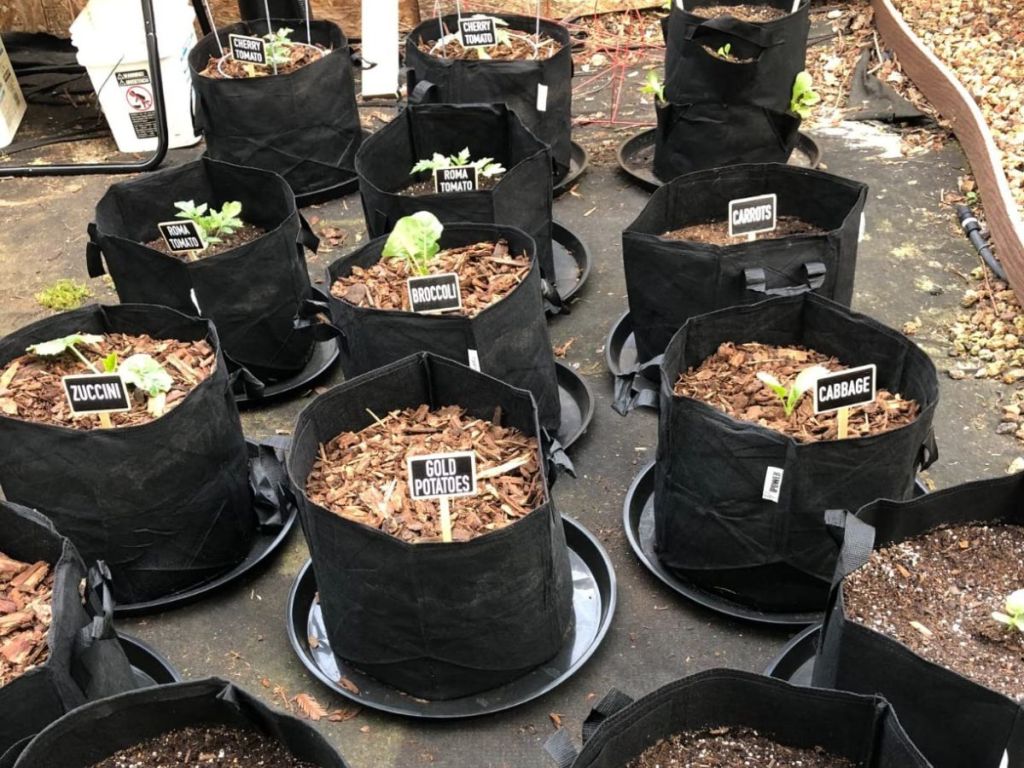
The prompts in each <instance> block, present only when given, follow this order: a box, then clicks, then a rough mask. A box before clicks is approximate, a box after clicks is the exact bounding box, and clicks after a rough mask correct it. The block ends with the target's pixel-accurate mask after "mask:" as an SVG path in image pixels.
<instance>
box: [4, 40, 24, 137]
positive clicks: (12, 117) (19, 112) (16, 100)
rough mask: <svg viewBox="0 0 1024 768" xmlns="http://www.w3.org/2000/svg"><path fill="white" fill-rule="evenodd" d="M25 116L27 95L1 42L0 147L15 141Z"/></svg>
mask: <svg viewBox="0 0 1024 768" xmlns="http://www.w3.org/2000/svg"><path fill="white" fill-rule="evenodd" d="M24 116H25V97H24V96H23V95H22V93H21V86H20V85H18V78H17V77H15V76H14V67H13V66H12V65H11V57H10V56H8V55H7V50H6V49H5V48H4V46H3V43H2V42H0V147H6V146H7V145H8V144H10V143H11V142H12V141H14V134H16V133H17V132H18V126H19V125H21V118H22V117H24Z"/></svg>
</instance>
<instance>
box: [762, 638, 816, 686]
mask: <svg viewBox="0 0 1024 768" xmlns="http://www.w3.org/2000/svg"><path fill="white" fill-rule="evenodd" d="M820 636H821V625H820V624H815V625H814V626H813V627H808V628H807V629H805V630H804V631H803V632H801V633H800V634H798V635H796V636H795V637H794V638H793V639H792V640H790V641H789V642H788V643H787V644H786V647H785V648H783V649H782V652H781V653H779V655H778V656H776V657H775V658H774V659H772V662H771V663H770V664H769V665H768V667H767V668H766V669H765V671H764V674H765V675H766V676H768V677H774V678H775V679H776V680H785V681H786V682H787V683H792V684H793V685H804V686H808V687H809V686H810V685H811V677H812V675H813V674H814V657H815V654H816V653H817V650H818V638H819V637H820Z"/></svg>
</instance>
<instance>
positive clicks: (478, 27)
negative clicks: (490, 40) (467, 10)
mask: <svg viewBox="0 0 1024 768" xmlns="http://www.w3.org/2000/svg"><path fill="white" fill-rule="evenodd" d="M462 28H463V30H465V31H466V32H487V31H489V30H490V28H491V20H490V19H480V20H479V21H474V20H471V19H467V20H466V21H464V22H462Z"/></svg>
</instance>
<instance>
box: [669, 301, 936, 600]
mask: <svg viewBox="0 0 1024 768" xmlns="http://www.w3.org/2000/svg"><path fill="white" fill-rule="evenodd" d="M725 341H733V342H737V343H741V342H748V341H757V342H762V343H765V344H783V345H784V344H799V345H801V346H805V347H810V348H811V349H815V350H817V351H819V352H823V353H826V354H830V355H835V356H836V357H838V358H839V359H840V360H841V361H843V362H844V363H846V364H847V365H850V366H854V365H868V364H870V363H874V364H876V365H877V366H878V374H877V378H878V387H879V388H880V389H881V388H884V389H888V390H889V391H890V392H893V393H899V394H901V395H903V396H904V397H906V398H913V399H914V400H916V401H917V402H918V403H919V404H920V406H921V411H920V413H919V415H918V418H917V419H916V420H915V421H914V422H913V423H912V424H908V425H906V426H904V427H901V428H899V429H895V430H892V431H890V432H885V433H882V434H879V435H873V436H871V437H864V438H851V439H848V440H832V441H826V442H818V443H803V444H801V443H797V442H796V441H795V440H793V439H791V438H789V437H786V436H784V435H782V434H780V433H778V432H776V431H774V430H771V429H768V428H767V427H762V426H760V425H758V424H754V423H752V422H744V421H739V420H737V419H734V418H732V417H731V416H728V415H726V414H725V413H724V412H722V411H719V410H718V409H716V408H712V407H711V406H710V405H706V404H704V403H702V402H699V401H697V400H693V399H690V398H686V397H675V396H674V395H673V394H672V390H673V386H674V385H675V382H676V380H677V379H678V378H679V374H680V373H681V372H684V371H686V370H687V369H689V368H690V367H693V366H697V365H699V364H700V363H701V362H702V361H703V360H704V359H706V358H707V357H709V356H710V355H712V354H713V353H714V352H715V351H716V350H717V349H718V346H719V345H720V344H721V343H722V342H725ZM938 397H939V391H938V381H937V378H936V373H935V365H934V364H933V363H932V361H931V359H930V358H929V357H928V355H926V354H925V353H924V352H922V351H921V350H920V349H919V348H918V347H917V345H915V344H914V343H913V342H912V341H910V340H909V339H908V338H906V337H905V336H903V335H902V334H900V333H898V332H897V331H894V330H892V329H891V328H887V327H885V326H884V325H882V324H881V323H879V322H877V321H875V320H872V319H871V318H869V317H867V316H865V315H861V314H858V313H855V312H852V311H850V310H849V309H847V308H845V307H843V306H841V305H839V304H836V303H834V302H831V301H829V300H828V299H823V298H821V297H820V296H817V295H816V294H813V293H804V294H801V295H798V296H792V297H780V298H774V299H769V300H766V301H763V302H760V303H758V304H748V305H746V306H741V307H731V308H727V309H722V310H719V311H717V312H712V313H709V314H706V315H700V316H698V317H694V318H691V319H690V320H688V321H687V322H686V324H685V325H684V326H683V327H682V328H681V329H680V330H679V332H678V333H677V334H676V335H675V336H674V337H673V338H672V341H671V342H670V343H669V345H668V348H667V349H666V351H665V359H664V361H663V363H662V367H661V407H660V413H659V418H658V422H659V423H658V451H657V459H656V461H657V465H656V472H655V492H654V518H655V548H656V551H657V553H658V556H659V558H660V559H661V561H662V562H663V563H664V564H665V565H666V566H667V567H669V568H671V569H673V570H676V571H678V572H679V573H681V574H683V575H684V576H685V578H688V579H690V580H692V581H693V582H695V583H698V584H701V585H703V586H704V587H705V588H707V589H710V590H714V591H716V592H721V593H722V594H723V595H724V596H727V597H728V598H730V599H732V600H735V601H737V602H742V603H745V604H749V605H752V606H754V607H757V608H760V609H762V610H769V611H819V610H823V609H824V607H825V603H826V601H827V599H828V587H829V582H830V580H831V576H832V572H833V570H834V568H835V561H836V555H837V553H838V549H837V547H836V543H835V541H834V539H833V538H832V537H831V536H830V535H829V533H828V530H827V528H826V526H825V523H824V520H823V511H824V510H826V509H830V508H833V507H837V506H860V505H862V504H866V503H868V502H870V501H874V500H875V499H879V498H891V499H906V498H910V496H911V495H912V493H913V489H914V479H915V477H916V475H917V472H918V471H919V470H920V469H924V468H926V467H928V466H929V465H930V464H931V463H932V462H933V461H934V460H935V458H936V451H935V446H934V436H933V434H932V418H933V416H934V413H935V406H936V403H937V402H938ZM769 467H776V468H779V469H781V470H783V473H784V474H783V478H782V482H781V488H780V496H779V502H778V503H777V504H776V503H775V502H772V501H768V500H765V499H764V498H763V493H764V485H765V476H766V474H767V471H768V468H769Z"/></svg>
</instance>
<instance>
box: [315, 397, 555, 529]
mask: <svg viewBox="0 0 1024 768" xmlns="http://www.w3.org/2000/svg"><path fill="white" fill-rule="evenodd" d="M371 415H373V416H374V418H375V419H377V420H376V421H375V422H374V423H373V424H371V425H370V426H368V427H366V428H365V429H363V430H361V431H359V432H343V433H342V434H340V435H338V436H337V437H335V438H334V439H333V440H331V441H329V442H328V443H326V444H321V445H320V458H319V459H317V461H316V462H315V463H314V464H313V469H312V470H311V471H310V473H309V477H308V478H307V479H306V494H307V495H308V496H309V498H310V500H312V501H313V502H315V503H316V504H319V505H320V506H322V507H324V508H326V509H328V510H330V511H331V512H334V513H335V514H337V515H341V516H342V517H344V518H346V519H348V520H352V521H354V522H357V523H362V524H364V525H368V526H370V527H372V528H378V529H380V530H382V531H384V532H385V533H388V534H390V535H391V536H394V537H395V538H398V539H401V540H402V541H408V542H412V543H421V542H427V541H440V540H441V522H440V516H441V515H440V504H439V502H437V501H435V500H429V501H413V500H411V499H410V498H409V495H408V485H407V483H406V476H407V472H406V459H407V457H409V456H422V455H426V454H431V453H447V452H452V451H475V452H476V467H477V481H478V482H477V488H478V490H479V493H478V494H477V495H476V496H466V497H460V498H453V499H451V501H450V510H451V518H452V539H453V541H456V542H460V541H469V540H470V539H474V538H476V537H477V536H482V535H484V534H486V533H489V532H491V531H495V530H498V529H500V528H504V527H506V526H508V525H511V524H512V523H514V522H516V520H518V519H519V518H521V517H524V516H526V515H527V514H528V513H530V512H532V511H533V510H534V509H536V508H537V507H538V506H540V505H541V504H542V503H543V502H544V500H545V491H544V484H543V482H542V479H541V474H540V464H539V459H538V457H539V446H538V444H537V440H536V439H535V438H533V437H528V436H527V435H525V434H523V433H522V432H520V431H519V430H518V429H515V428H514V427H502V426H499V425H500V423H501V412H500V409H498V410H497V411H496V412H495V414H494V417H493V420H492V421H488V420H486V419H475V418H473V417H471V416H469V415H467V413H466V412H465V410H463V409H462V408H460V407H459V406H455V405H452V406H445V407H443V408H438V409H437V410H434V411H432V410H430V409H429V408H428V407H427V406H426V405H421V406H419V407H418V408H408V409H405V410H401V411H392V412H391V413H388V414H386V415H385V416H384V417H383V418H378V417H377V415H374V414H371Z"/></svg>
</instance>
